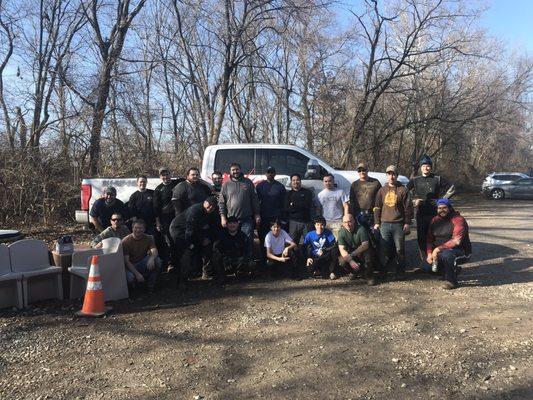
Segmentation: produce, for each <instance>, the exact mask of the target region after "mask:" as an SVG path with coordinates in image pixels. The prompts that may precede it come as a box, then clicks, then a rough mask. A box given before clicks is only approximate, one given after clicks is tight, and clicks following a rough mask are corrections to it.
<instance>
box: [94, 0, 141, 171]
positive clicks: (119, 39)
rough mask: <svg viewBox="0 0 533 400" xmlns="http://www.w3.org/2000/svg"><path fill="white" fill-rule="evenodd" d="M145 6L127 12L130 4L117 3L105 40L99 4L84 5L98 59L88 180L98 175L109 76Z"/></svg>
mask: <svg viewBox="0 0 533 400" xmlns="http://www.w3.org/2000/svg"><path fill="white" fill-rule="evenodd" d="M145 2H146V0H139V2H138V3H137V5H136V6H135V7H134V8H133V10H132V11H130V0H118V2H117V3H118V4H117V6H116V15H115V18H114V20H113V22H112V27H111V30H110V32H109V36H105V34H104V33H103V32H102V26H101V22H100V20H101V18H102V17H101V16H100V15H99V11H100V8H101V4H99V1H98V0H92V1H90V2H89V4H87V5H84V12H85V15H86V16H87V19H88V20H89V23H90V25H91V27H92V29H93V31H94V35H95V41H96V45H97V47H98V50H99V54H100V57H101V65H100V71H99V73H98V86H97V88H96V91H95V97H96V101H95V102H94V111H93V121H92V127H91V140H90V149H89V173H90V174H91V176H95V175H96V174H97V173H98V163H99V161H100V152H101V148H100V140H101V135H102V125H103V122H104V117H105V110H106V107H107V99H108V97H109V90H110V87H111V73H112V71H113V68H114V66H115V64H116V63H117V62H118V61H119V57H120V55H121V53H122V49H123V47H124V41H125V39H126V34H127V33H128V29H129V28H130V26H131V23H132V21H133V19H134V18H135V16H136V15H137V14H138V13H139V11H140V10H141V8H142V7H143V6H144V3H145Z"/></svg>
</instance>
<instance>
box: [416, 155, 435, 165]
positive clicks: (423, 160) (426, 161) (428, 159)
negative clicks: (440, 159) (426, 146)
mask: <svg viewBox="0 0 533 400" xmlns="http://www.w3.org/2000/svg"><path fill="white" fill-rule="evenodd" d="M419 164H420V165H424V164H427V165H430V166H433V161H431V157H430V156H427V155H425V154H424V155H423V156H422V157H420V162H419Z"/></svg>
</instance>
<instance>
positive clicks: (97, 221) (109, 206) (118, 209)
mask: <svg viewBox="0 0 533 400" xmlns="http://www.w3.org/2000/svg"><path fill="white" fill-rule="evenodd" d="M115 213H118V214H120V215H122V217H124V218H127V216H128V209H127V208H126V205H125V204H124V203H123V202H122V201H121V200H119V199H117V189H115V188H114V187H113V186H108V187H106V188H105V189H104V196H103V197H102V198H100V199H98V200H96V201H95V202H94V204H93V206H92V207H91V211H90V212H89V216H90V221H91V223H92V224H93V225H94V228H95V229H96V231H97V232H98V233H100V232H102V231H103V230H104V229H105V228H107V227H108V226H111V216H112V215H113V214H115Z"/></svg>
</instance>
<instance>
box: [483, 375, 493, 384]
mask: <svg viewBox="0 0 533 400" xmlns="http://www.w3.org/2000/svg"><path fill="white" fill-rule="evenodd" d="M490 378H492V375H487V376H486V377H484V378H483V381H485V382H486V381H488V380H489V379H490Z"/></svg>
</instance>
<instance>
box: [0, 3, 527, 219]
mask: <svg viewBox="0 0 533 400" xmlns="http://www.w3.org/2000/svg"><path fill="white" fill-rule="evenodd" d="M481 12H482V10H480V9H477V8H475V7H474V6H473V5H472V4H471V2H467V1H460V0H388V1H385V0H383V1H378V0H365V1H361V2H357V3H356V4H354V6H352V7H347V6H343V5H341V4H340V3H338V2H335V1H327V0H323V1H322V0H313V1H309V0H194V1H193V0H136V1H130V0H116V1H113V2H105V1H102V0H85V1H83V0H39V1H28V0H19V1H15V0H0V108H1V112H0V152H1V154H2V158H1V161H0V200H4V204H6V206H5V207H4V211H2V213H1V215H0V220H2V221H7V220H9V219H10V218H11V217H13V216H25V217H28V218H31V217H33V216H35V215H38V216H41V217H43V216H45V215H47V216H48V217H46V218H52V215H54V214H55V213H56V212H63V213H64V215H65V216H66V215H68V214H69V211H68V210H70V209H71V208H72V207H73V204H75V202H76V196H77V192H78V191H79V180H80V179H81V178H82V177H90V176H92V177H96V176H134V174H136V173H138V172H139V171H143V172H147V173H154V172H155V171H156V169H157V167H158V166H159V165H160V164H162V163H165V164H169V165H173V166H176V172H183V169H184V168H185V167H186V166H188V165H190V164H191V163H193V164H199V162H200V160H201V156H202V154H203V150H204V149H205V147H206V146H208V145H211V144H217V143H223V142H243V143H246V142H265V143H294V144H298V145H301V146H304V147H306V148H308V149H309V150H311V151H314V152H315V153H317V154H318V155H319V156H321V157H322V158H324V159H326V160H328V161H329V162H331V163H332V165H336V166H339V167H340V168H353V167H354V165H356V164H357V163H358V162H359V161H362V160H364V161H365V162H367V163H368V164H369V165H370V166H371V168H372V169H373V170H383V169H384V167H385V166H386V165H388V164H391V163H394V164H397V165H398V166H399V168H400V172H401V173H403V174H405V175H409V174H411V173H412V172H413V171H414V170H416V168H417V160H418V159H419V158H420V156H421V155H422V154H428V155H430V156H431V157H433V158H434V159H435V164H436V167H437V169H438V170H439V171H441V172H442V173H443V174H444V175H447V176H449V178H450V179H452V180H454V181H455V182H458V183H462V184H465V185H479V184H480V179H482V178H483V176H484V174H485V173H487V172H491V171H494V170H520V171H522V170H526V169H528V168H529V167H531V166H532V165H533V162H532V158H533V156H532V149H533V140H532V136H531V112H530V111H531V82H532V79H531V66H532V64H531V61H530V59H529V58H528V55H527V54H525V53H524V54H518V53H516V52H514V53H513V52H511V51H510V50H509V49H507V47H506V43H504V42H501V41H499V40H498V39H497V38H492V37H490V36H488V35H487V34H486V33H485V32H484V31H483V30H482V29H481V28H480V26H479V17H480V13H481ZM23 182H25V183H23Z"/></svg>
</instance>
